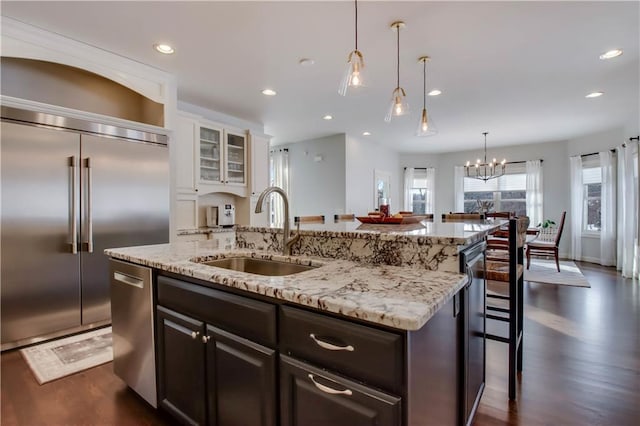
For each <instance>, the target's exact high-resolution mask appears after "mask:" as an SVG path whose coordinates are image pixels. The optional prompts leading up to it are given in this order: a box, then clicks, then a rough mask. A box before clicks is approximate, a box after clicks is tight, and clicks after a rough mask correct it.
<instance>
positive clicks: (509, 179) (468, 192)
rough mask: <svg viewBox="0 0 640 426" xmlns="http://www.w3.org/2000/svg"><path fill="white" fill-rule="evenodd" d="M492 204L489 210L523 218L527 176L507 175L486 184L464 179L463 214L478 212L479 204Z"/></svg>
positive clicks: (522, 173) (524, 174)
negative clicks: (506, 212) (505, 212)
mask: <svg viewBox="0 0 640 426" xmlns="http://www.w3.org/2000/svg"><path fill="white" fill-rule="evenodd" d="M483 202H489V203H493V207H492V208H491V209H490V210H494V211H510V212H516V215H517V216H524V215H526V212H527V174H526V173H524V172H518V173H509V174H505V175H503V176H500V177H499V178H497V179H492V180H489V181H487V182H484V181H481V180H478V179H474V178H468V177H465V178H464V212H465V213H472V212H477V211H479V210H480V208H479V207H480V206H479V204H480V203H483Z"/></svg>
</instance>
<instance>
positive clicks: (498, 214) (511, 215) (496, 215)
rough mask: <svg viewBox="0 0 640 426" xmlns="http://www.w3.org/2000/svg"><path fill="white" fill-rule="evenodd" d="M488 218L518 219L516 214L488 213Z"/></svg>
mask: <svg viewBox="0 0 640 426" xmlns="http://www.w3.org/2000/svg"><path fill="white" fill-rule="evenodd" d="M485 216H487V217H488V218H489V217H493V218H503V219H511V218H512V217H516V212H487V213H486V215H485Z"/></svg>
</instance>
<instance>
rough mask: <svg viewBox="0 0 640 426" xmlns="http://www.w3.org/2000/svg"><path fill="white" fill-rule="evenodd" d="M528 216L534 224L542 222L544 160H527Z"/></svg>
mask: <svg viewBox="0 0 640 426" xmlns="http://www.w3.org/2000/svg"><path fill="white" fill-rule="evenodd" d="M526 188H527V199H526V200H527V216H529V221H530V223H531V224H532V226H537V225H538V224H539V223H541V222H542V162H541V161H540V160H530V161H527V187H526Z"/></svg>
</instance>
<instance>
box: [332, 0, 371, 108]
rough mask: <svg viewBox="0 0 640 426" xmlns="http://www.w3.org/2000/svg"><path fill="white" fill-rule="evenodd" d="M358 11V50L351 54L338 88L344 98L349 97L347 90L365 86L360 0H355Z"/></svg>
mask: <svg viewBox="0 0 640 426" xmlns="http://www.w3.org/2000/svg"><path fill="white" fill-rule="evenodd" d="M355 9H356V14H355V15H356V48H355V50H354V51H352V52H351V53H349V58H348V60H347V70H346V71H345V73H344V76H343V77H342V80H341V81H340V87H338V93H339V94H340V95H342V96H346V95H347V90H348V89H349V88H350V87H351V88H354V89H356V88H358V87H363V86H364V81H365V80H366V79H365V78H364V76H365V74H364V57H363V56H362V52H360V51H359V50H358V0H355Z"/></svg>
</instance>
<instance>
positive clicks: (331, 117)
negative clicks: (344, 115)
mask: <svg viewBox="0 0 640 426" xmlns="http://www.w3.org/2000/svg"><path fill="white" fill-rule="evenodd" d="M322 119H323V120H333V116H332V115H329V114H327V115H325V116H324V117H322Z"/></svg>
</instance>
